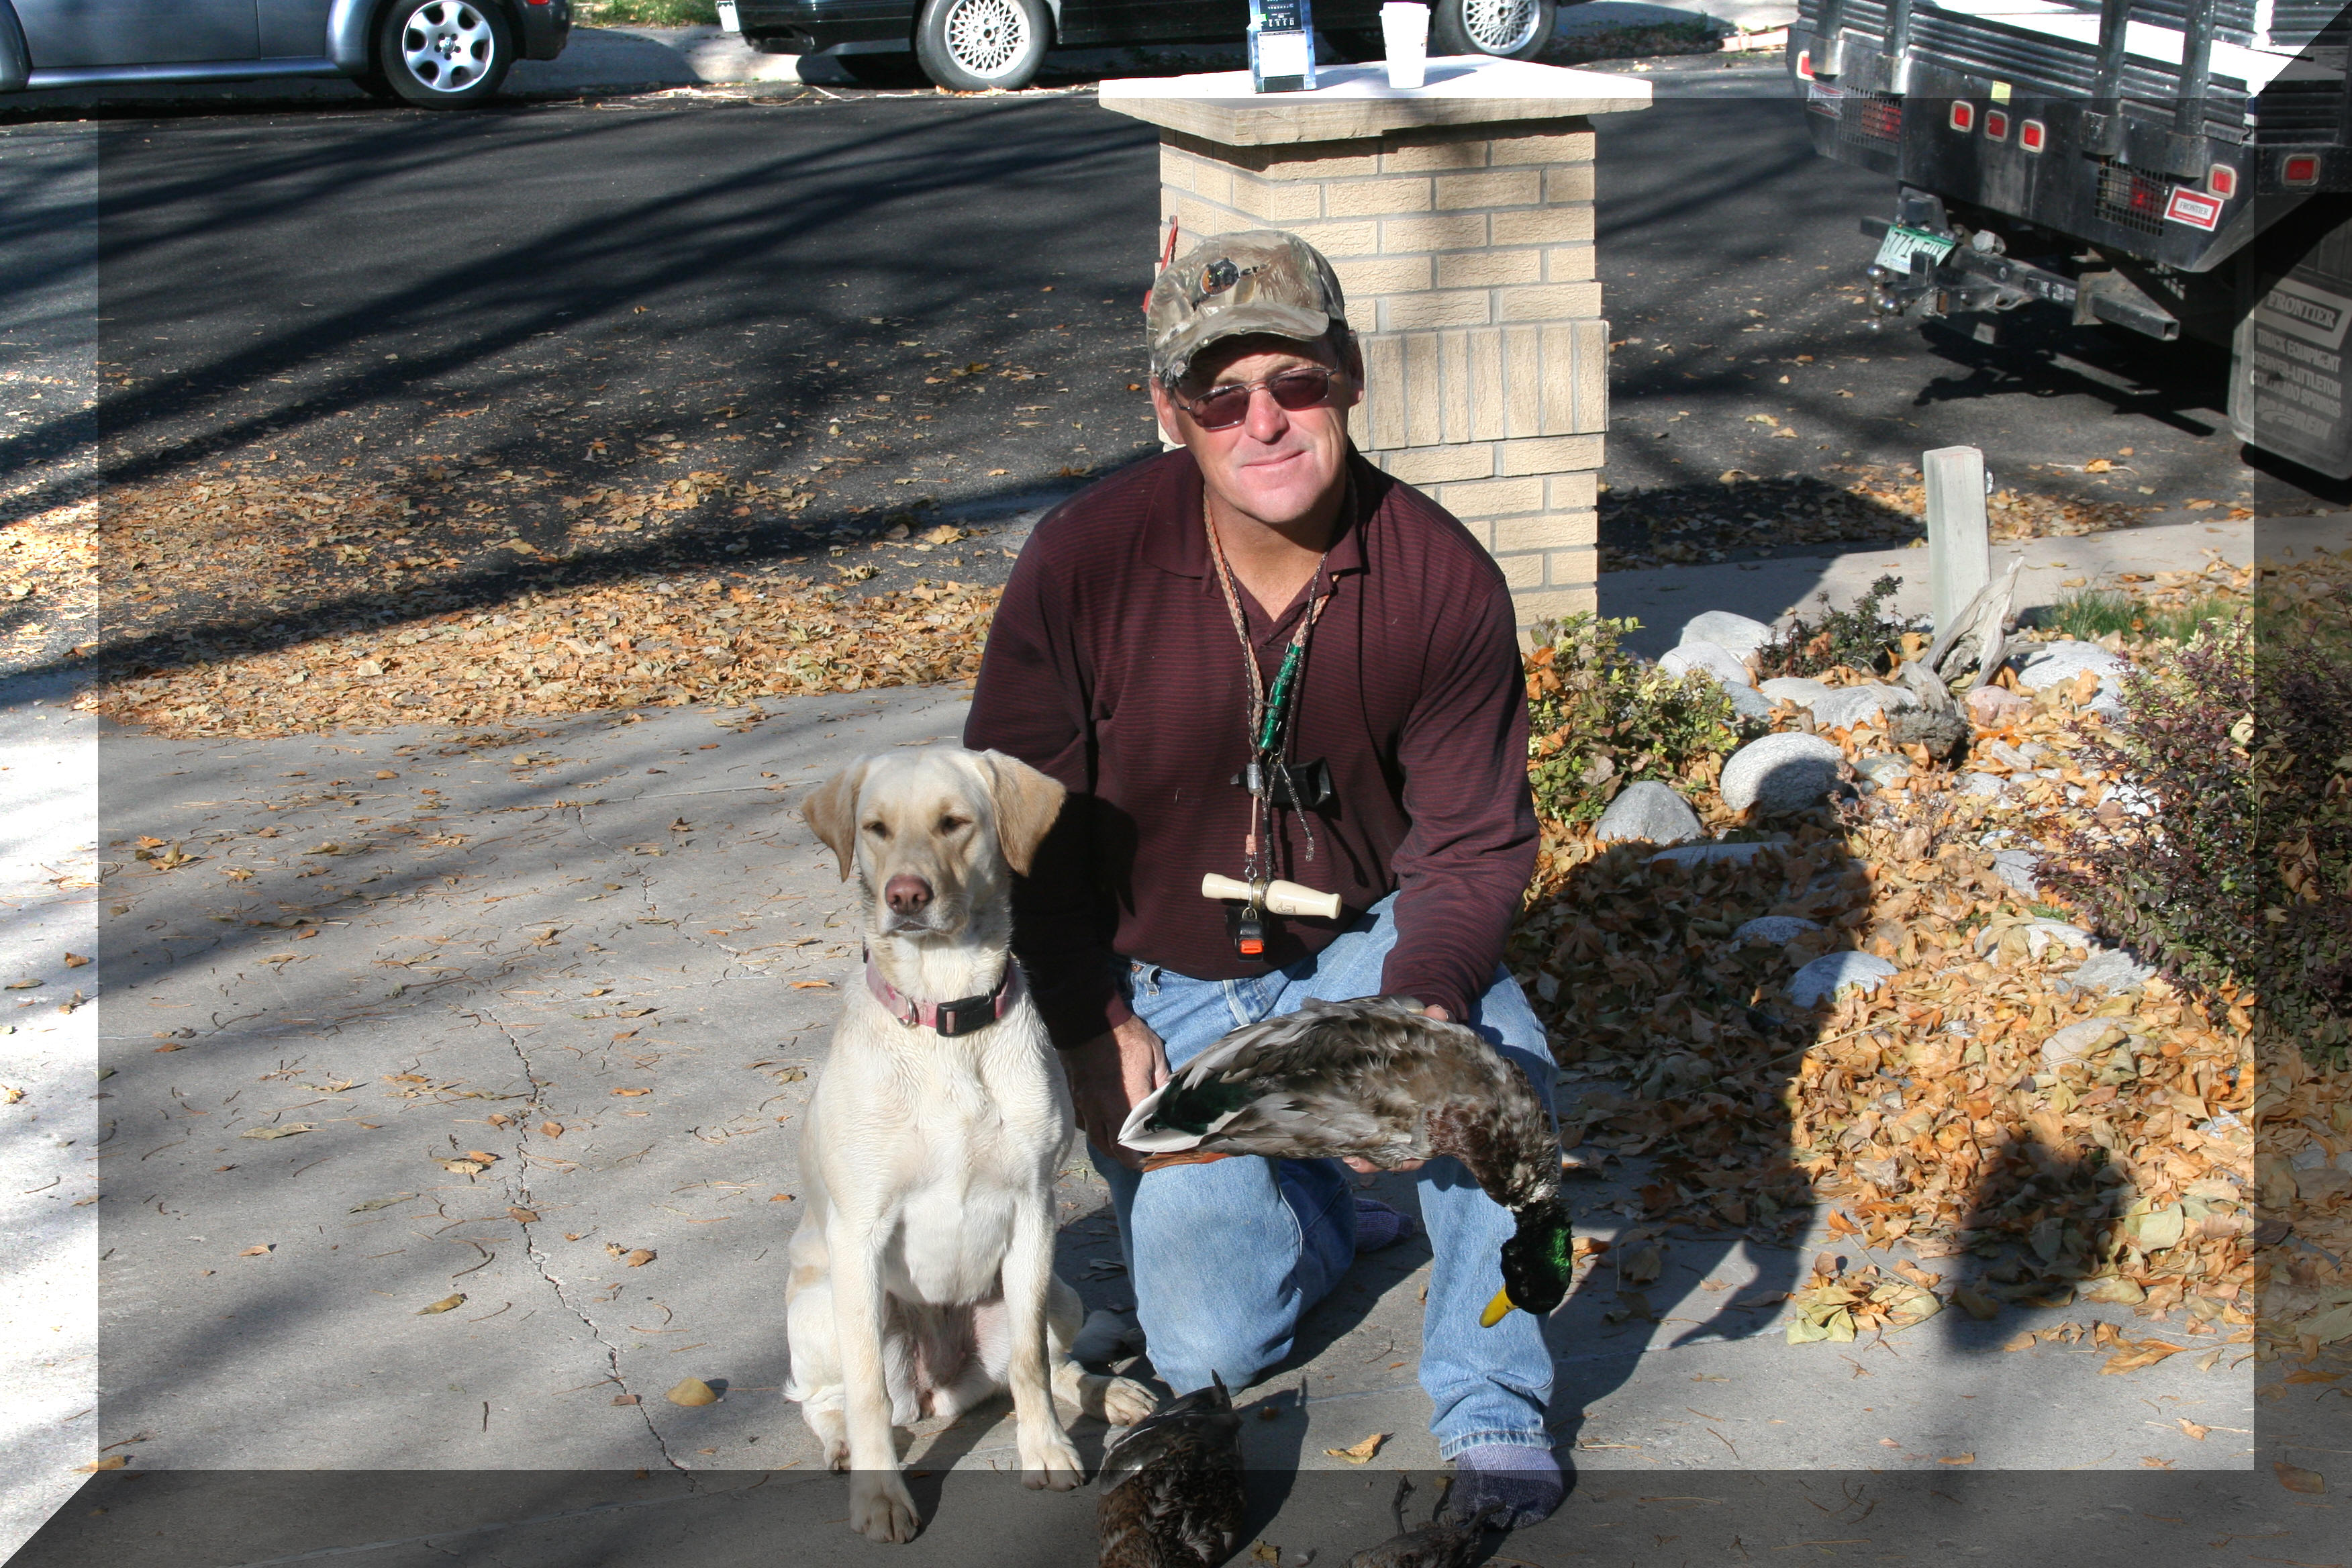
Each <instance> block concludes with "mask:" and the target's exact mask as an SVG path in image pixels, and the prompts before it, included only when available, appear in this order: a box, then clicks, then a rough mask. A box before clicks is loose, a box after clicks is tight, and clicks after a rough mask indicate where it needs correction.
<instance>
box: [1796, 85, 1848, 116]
mask: <svg viewBox="0 0 2352 1568" xmlns="http://www.w3.org/2000/svg"><path fill="white" fill-rule="evenodd" d="M1805 107H1806V108H1807V109H1810V110H1812V111H1813V112H1814V113H1815V114H1826V115H1828V116H1829V117H1830V118H1831V119H1832V120H1837V119H1842V118H1843V116H1844V114H1845V89H1843V88H1842V87H1839V86H1838V85H1837V84H1836V83H1834V82H1827V81H1809V82H1807V83H1805Z"/></svg>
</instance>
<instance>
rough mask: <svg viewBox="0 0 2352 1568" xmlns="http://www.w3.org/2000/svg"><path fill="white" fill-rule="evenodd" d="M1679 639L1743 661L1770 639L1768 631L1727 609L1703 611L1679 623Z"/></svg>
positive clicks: (1768, 629) (1761, 623)
mask: <svg viewBox="0 0 2352 1568" xmlns="http://www.w3.org/2000/svg"><path fill="white" fill-rule="evenodd" d="M1681 640H1682V641H1683V642H1684V643H1685V644H1689V643H1695V642H1711V643H1713V644H1714V645H1715V646H1716V647H1719V648H1722V649H1724V650H1725V651H1726V652H1727V653H1729V654H1730V655H1731V657H1732V658H1747V657H1748V655H1749V654H1752V653H1754V652H1755V651H1756V650H1757V649H1758V648H1759V647H1763V646H1764V645H1765V644H1766V643H1768V642H1770V641H1771V640H1772V628H1771V627H1770V626H1766V625H1765V624H1764V623H1763V622H1762V621H1758V620H1751V619H1749V618H1748V616H1735V615H1733V614H1732V613H1731V612H1730V611H1729V610H1704V611H1701V612H1700V613H1699V614H1697V615H1696V616H1692V617H1691V618H1690V619H1689V620H1687V621H1685V622H1684V623H1683V635H1682V637H1681Z"/></svg>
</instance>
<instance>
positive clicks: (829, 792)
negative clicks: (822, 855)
mask: <svg viewBox="0 0 2352 1568" xmlns="http://www.w3.org/2000/svg"><path fill="white" fill-rule="evenodd" d="M867 760H868V759H866V758H865V757H860V758H858V759H857V760H856V762H854V763H850V764H849V765H848V766H847V767H845V768H844V769H842V770H841V771H840V772H839V773H835V774H834V775H833V776H832V777H831V778H829V779H827V780H825V781H824V783H823V784H819V785H817V786H816V788H814V789H813V790H811V791H810V792H809V795H808V798H807V799H806V800H803V802H801V816H803V817H806V818H807V819H808V825H809V826H810V828H811V829H813V830H814V832H815V834H816V836H817V837H818V838H820V839H821V840H823V841H824V847H826V848H828V849H830V850H832V851H833V852H834V854H835V855H836V856H838V857H839V858H840V859H841V879H842V880H843V881H845V882H846V881H847V880H849V868H850V867H851V865H853V864H854V863H855V862H856V859H857V792H858V791H859V790H860V789H863V788H864V787H865V784H866V763H867Z"/></svg>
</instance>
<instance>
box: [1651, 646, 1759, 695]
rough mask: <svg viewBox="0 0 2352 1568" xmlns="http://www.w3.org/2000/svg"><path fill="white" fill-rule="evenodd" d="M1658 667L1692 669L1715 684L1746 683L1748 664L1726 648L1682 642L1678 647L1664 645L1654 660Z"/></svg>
mask: <svg viewBox="0 0 2352 1568" xmlns="http://www.w3.org/2000/svg"><path fill="white" fill-rule="evenodd" d="M1658 668H1660V669H1663V670H1664V671H1665V672H1666V673H1667V674H1668V675H1684V674H1687V673H1688V672H1690V671H1691V670H1694V669H1696V670H1697V671H1698V672H1699V673H1701V674H1702V675H1706V676H1707V677H1709V678H1711V679H1713V680H1714V681H1715V683H1716V684H1717V685H1718V686H1731V685H1740V686H1745V685H1746V684H1748V667H1747V666H1746V665H1744V664H1742V663H1740V662H1739V660H1738V659H1737V658H1734V657H1733V656H1732V655H1731V653H1730V651H1729V650H1728V649H1726V648H1721V647H1717V646H1716V645H1715V644H1713V643H1711V642H1686V643H1685V644H1683V645H1682V646H1681V647H1674V648H1668V649H1667V650H1666V652H1665V656H1664V658H1661V659H1659V660H1658Z"/></svg>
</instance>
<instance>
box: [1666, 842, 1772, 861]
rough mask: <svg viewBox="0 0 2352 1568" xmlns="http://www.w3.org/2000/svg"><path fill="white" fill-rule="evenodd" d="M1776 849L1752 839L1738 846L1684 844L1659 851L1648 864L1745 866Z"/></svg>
mask: <svg viewBox="0 0 2352 1568" xmlns="http://www.w3.org/2000/svg"><path fill="white" fill-rule="evenodd" d="M1777 847H1779V846H1778V845H1774V844H1765V843H1761V842H1759V841H1757V840H1754V839H1747V840H1743V841H1741V842H1740V843H1738V844H1685V845H1684V846H1683V847H1680V848H1678V849H1661V850H1659V851H1658V852H1657V853H1656V854H1655V855H1653V856H1651V857H1650V858H1649V861H1648V863H1649V864H1650V865H1653V866H1655V865H1657V864H1658V863H1659V862H1660V861H1664V862H1666V863H1667V864H1669V865H1675V866H1704V865H1706V864H1708V863H1709V862H1710V861H1716V860H1731V861H1737V862H1739V863H1741V864H1745V863H1746V862H1748V861H1749V860H1753V859H1755V858H1756V857H1757V856H1759V855H1760V854H1762V853H1763V852H1764V851H1765V850H1767V849H1773V848H1777Z"/></svg>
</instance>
